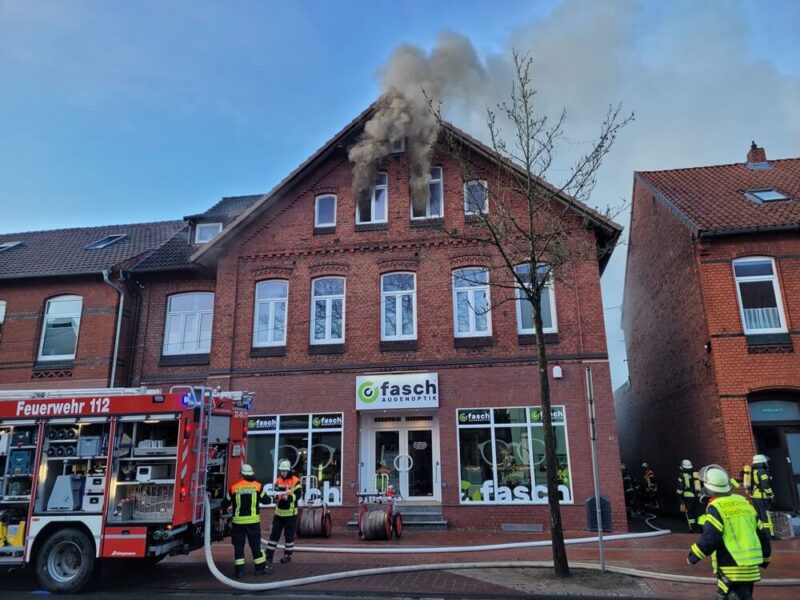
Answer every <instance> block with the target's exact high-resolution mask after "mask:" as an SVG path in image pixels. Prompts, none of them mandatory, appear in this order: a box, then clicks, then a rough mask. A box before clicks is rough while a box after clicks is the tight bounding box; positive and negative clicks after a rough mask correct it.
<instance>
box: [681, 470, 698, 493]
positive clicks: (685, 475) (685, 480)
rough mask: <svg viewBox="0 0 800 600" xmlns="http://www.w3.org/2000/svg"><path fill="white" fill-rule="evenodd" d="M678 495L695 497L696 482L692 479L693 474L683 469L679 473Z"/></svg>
mask: <svg viewBox="0 0 800 600" xmlns="http://www.w3.org/2000/svg"><path fill="white" fill-rule="evenodd" d="M676 490H677V492H678V496H680V497H682V498H694V497H695V493H694V482H693V481H692V474H691V473H689V472H687V471H681V473H680V475H678V485H677V488H676Z"/></svg>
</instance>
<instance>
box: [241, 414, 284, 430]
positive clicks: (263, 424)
mask: <svg viewBox="0 0 800 600" xmlns="http://www.w3.org/2000/svg"><path fill="white" fill-rule="evenodd" d="M277 428H278V417H276V416H275V415H269V416H260V417H250V418H249V419H247V430H248V431H249V432H251V433H254V432H257V431H275V430H276V429H277Z"/></svg>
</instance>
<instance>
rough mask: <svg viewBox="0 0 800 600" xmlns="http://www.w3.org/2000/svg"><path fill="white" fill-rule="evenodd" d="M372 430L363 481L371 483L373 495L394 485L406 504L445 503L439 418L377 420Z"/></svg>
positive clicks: (409, 417)
mask: <svg viewBox="0 0 800 600" xmlns="http://www.w3.org/2000/svg"><path fill="white" fill-rule="evenodd" d="M367 418H369V417H367ZM369 430H370V431H369V434H368V439H367V442H368V443H367V446H368V448H367V453H366V454H367V455H368V459H367V463H366V465H365V468H364V469H363V470H362V474H363V475H362V477H363V476H366V477H367V479H368V480H369V481H370V483H369V485H368V488H371V489H370V491H384V488H385V487H386V486H387V485H393V486H394V487H395V489H397V490H398V491H399V492H400V494H401V495H402V498H403V499H404V500H411V501H414V500H418V501H425V500H427V501H437V502H438V501H440V500H441V482H440V458H439V423H438V419H437V417H436V416H435V415H405V416H396V417H395V416H393V417H375V418H373V419H372V423H371V426H370V427H369ZM368 465H373V468H372V469H370V468H369V466H368ZM362 487H365V486H364V484H363V482H362Z"/></svg>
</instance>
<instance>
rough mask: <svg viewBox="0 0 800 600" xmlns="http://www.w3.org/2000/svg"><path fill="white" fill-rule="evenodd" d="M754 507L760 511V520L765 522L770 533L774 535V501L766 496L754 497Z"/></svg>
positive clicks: (757, 511)
mask: <svg viewBox="0 0 800 600" xmlns="http://www.w3.org/2000/svg"><path fill="white" fill-rule="evenodd" d="M753 507H754V508H755V509H756V513H758V520H759V521H761V522H762V523H763V524H764V527H766V529H767V531H769V535H770V536H774V535H775V531H774V529H773V527H772V514H771V513H770V509H772V502H770V501H769V500H767V499H766V498H753Z"/></svg>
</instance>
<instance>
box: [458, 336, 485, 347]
mask: <svg viewBox="0 0 800 600" xmlns="http://www.w3.org/2000/svg"><path fill="white" fill-rule="evenodd" d="M490 346H494V338H493V337H492V336H491V335H482V336H476V337H454V338H453V347H454V348H488V347H490Z"/></svg>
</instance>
